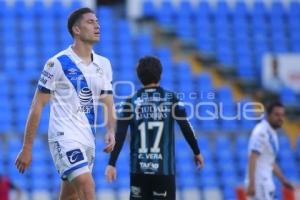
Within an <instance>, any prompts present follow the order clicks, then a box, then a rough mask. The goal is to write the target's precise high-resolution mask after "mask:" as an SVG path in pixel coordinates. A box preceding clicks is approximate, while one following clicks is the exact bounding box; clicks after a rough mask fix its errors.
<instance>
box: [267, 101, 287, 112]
mask: <svg viewBox="0 0 300 200" xmlns="http://www.w3.org/2000/svg"><path fill="white" fill-rule="evenodd" d="M276 107H281V108H284V105H283V104H282V103H281V102H280V101H273V102H270V103H268V104H267V105H266V112H267V114H268V115H270V114H271V113H272V112H273V110H274V108H276Z"/></svg>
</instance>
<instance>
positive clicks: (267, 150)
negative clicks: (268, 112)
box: [246, 120, 279, 199]
mask: <svg viewBox="0 0 300 200" xmlns="http://www.w3.org/2000/svg"><path fill="white" fill-rule="evenodd" d="M278 150H279V144H278V136H277V133H276V131H275V130H274V129H273V128H272V127H271V125H270V124H269V122H268V121H267V120H262V121H261V122H260V123H258V124H257V125H256V126H255V128H254V130H253V131H252V133H251V137H250V142H249V147H248V154H249V155H250V153H251V152H255V153H257V154H259V156H258V158H257V162H256V169H255V184H256V188H257V189H256V191H257V193H258V194H256V195H259V196H257V199H269V198H270V199H272V198H271V197H272V196H273V195H274V194H273V193H274V191H275V185H274V182H273V164H274V163H275V159H276V155H277V152H278ZM246 184H248V169H247V180H246ZM263 188H265V189H264V190H263ZM259 191H261V192H259ZM261 195H263V196H261Z"/></svg>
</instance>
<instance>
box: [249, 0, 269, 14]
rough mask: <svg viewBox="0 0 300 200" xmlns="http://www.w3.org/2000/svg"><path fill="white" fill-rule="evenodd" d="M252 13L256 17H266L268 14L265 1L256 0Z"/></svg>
mask: <svg viewBox="0 0 300 200" xmlns="http://www.w3.org/2000/svg"><path fill="white" fill-rule="evenodd" d="M252 14H253V16H255V17H265V16H266V15H267V8H266V5H265V3H264V2H262V1H255V2H254V5H253V8H252Z"/></svg>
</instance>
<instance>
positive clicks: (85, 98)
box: [79, 87, 93, 105]
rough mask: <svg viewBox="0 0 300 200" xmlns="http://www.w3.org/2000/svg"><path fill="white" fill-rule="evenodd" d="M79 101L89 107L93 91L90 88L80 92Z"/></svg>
mask: <svg viewBox="0 0 300 200" xmlns="http://www.w3.org/2000/svg"><path fill="white" fill-rule="evenodd" d="M79 99H80V104H81V105H88V104H90V103H91V102H92V100H93V98H92V91H91V90H90V89H89V88H88V87H84V88H82V89H81V90H80V92H79Z"/></svg>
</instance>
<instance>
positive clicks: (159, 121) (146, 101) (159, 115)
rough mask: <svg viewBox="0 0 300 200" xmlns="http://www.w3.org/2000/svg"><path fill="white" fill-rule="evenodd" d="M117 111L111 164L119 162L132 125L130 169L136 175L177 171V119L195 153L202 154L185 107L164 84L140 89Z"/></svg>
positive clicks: (170, 173) (169, 173)
mask: <svg viewBox="0 0 300 200" xmlns="http://www.w3.org/2000/svg"><path fill="white" fill-rule="evenodd" d="M117 111H118V121H117V133H116V147H115V149H114V151H113V152H112V156H111V159H110V164H111V165H115V162H116V159H117V156H118V154H119V152H120V149H121V147H122V144H123V142H124V139H125V136H126V132H127V128H128V126H130V133H131V134H130V154H131V155H130V166H131V167H130V170H131V173H133V174H156V175H174V174H175V138H174V137H175V135H174V121H177V122H178V123H179V125H180V127H181V130H183V133H184V136H185V137H186V139H187V140H188V142H189V144H190V145H191V147H192V149H193V151H194V153H195V154H198V153H199V148H198V145H197V141H196V139H195V137H194V133H193V130H192V128H191V126H190V124H189V123H188V121H187V119H186V112H185V108H184V106H183V104H182V103H180V102H179V101H178V99H177V98H176V95H175V94H174V93H173V92H170V91H166V90H164V89H163V88H161V87H151V88H143V89H140V90H139V91H137V92H136V93H135V95H134V96H132V97H131V98H129V99H127V101H126V102H124V104H123V105H122V106H121V108H120V109H118V110H117ZM124 133H125V134H124ZM124 135H125V136H124Z"/></svg>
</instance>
